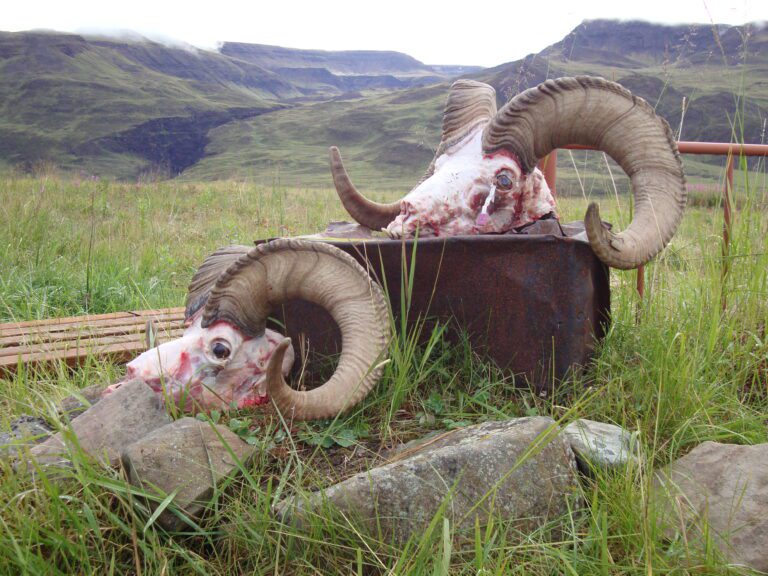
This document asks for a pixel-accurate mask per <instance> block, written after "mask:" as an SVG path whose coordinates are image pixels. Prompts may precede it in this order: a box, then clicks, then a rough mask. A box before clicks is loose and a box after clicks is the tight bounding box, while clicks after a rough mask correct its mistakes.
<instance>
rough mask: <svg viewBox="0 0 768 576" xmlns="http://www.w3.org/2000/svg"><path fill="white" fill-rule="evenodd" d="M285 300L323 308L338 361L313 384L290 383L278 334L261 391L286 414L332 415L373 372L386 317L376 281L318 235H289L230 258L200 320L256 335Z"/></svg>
mask: <svg viewBox="0 0 768 576" xmlns="http://www.w3.org/2000/svg"><path fill="white" fill-rule="evenodd" d="M293 299H302V300H307V301H309V302H313V303H315V304H318V305H320V306H322V307H323V308H324V309H325V310H327V311H328V312H329V313H330V314H331V316H332V317H333V319H334V320H335V321H336V323H337V324H338V326H339V329H340V331H341V338H342V350H341V357H340V358H339V364H338V366H337V367H336V371H335V372H334V374H333V375H332V376H331V377H330V379H329V380H328V381H327V382H326V383H325V384H323V385H322V386H319V387H318V388H315V389H313V390H309V391H307V392H302V391H298V390H294V389H293V388H291V387H290V386H288V384H286V382H285V380H284V379H283V375H282V372H281V370H280V367H281V366H282V362H283V355H284V353H285V350H286V348H287V346H288V343H289V342H290V340H289V339H287V338H286V339H285V340H284V341H283V343H282V344H281V345H279V346H278V347H277V349H276V350H275V351H274V353H273V354H272V357H271V358H270V360H269V364H268V366H267V382H266V386H267V394H268V395H269V397H270V398H271V399H272V401H273V402H274V403H275V405H276V406H277V408H278V409H279V410H280V412H281V413H283V414H284V415H285V416H286V418H291V419H295V420H311V419H315V418H328V417H332V416H335V415H337V414H339V413H341V412H343V411H345V410H347V409H349V408H351V407H352V406H354V405H355V404H357V403H358V402H360V401H361V400H362V399H363V398H364V397H365V395H366V394H367V393H368V392H369V391H370V389H371V388H372V387H373V386H374V384H375V383H376V382H377V381H378V379H379V377H380V376H381V370H382V368H381V363H382V362H383V360H384V359H385V357H386V351H387V345H388V340H389V316H388V309H387V304H386V300H385V298H384V295H383V293H382V291H381V289H380V288H379V286H378V285H377V284H376V283H375V282H373V281H372V280H371V279H370V277H369V276H368V274H367V273H366V272H365V270H363V268H362V267H361V266H360V265H359V264H358V263H357V262H356V261H355V260H354V259H353V258H352V257H351V256H349V255H347V254H345V253H344V252H342V251H341V250H339V249H338V248H334V247H333V246H330V245H329V244H324V243H322V242H310V241H303V240H295V239H280V240H274V241H272V242H269V243H266V244H260V245H258V246H256V247H255V248H252V249H251V250H249V251H248V252H247V253H245V254H243V255H241V256H240V257H239V258H238V259H237V260H235V261H234V262H233V263H232V264H231V265H230V266H229V268H227V269H226V271H224V272H223V273H222V274H221V275H220V276H219V278H218V279H217V280H216V284H215V285H214V287H213V289H212V290H211V292H210V295H209V296H208V299H207V302H206V303H205V307H204V308H203V313H202V314H203V319H202V326H203V327H204V328H205V327H208V326H210V325H212V324H214V323H216V322H219V321H222V320H223V321H226V322H230V323H231V324H234V325H235V326H237V327H238V328H239V329H240V330H242V332H243V333H244V334H246V335H247V336H252V337H257V336H261V335H262V334H264V330H265V328H266V321H267V315H268V314H269V313H270V311H271V310H273V309H274V308H275V307H276V306H277V305H279V304H281V303H283V302H286V301H288V300H293Z"/></svg>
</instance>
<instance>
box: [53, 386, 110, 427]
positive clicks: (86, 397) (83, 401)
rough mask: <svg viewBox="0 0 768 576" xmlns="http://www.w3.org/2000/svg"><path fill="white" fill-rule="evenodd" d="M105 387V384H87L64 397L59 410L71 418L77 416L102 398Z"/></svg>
mask: <svg viewBox="0 0 768 576" xmlns="http://www.w3.org/2000/svg"><path fill="white" fill-rule="evenodd" d="M105 388H106V386H105V385H104V384H92V385H90V386H86V387H85V388H82V389H80V390H78V391H77V392H75V393H74V394H70V395H69V396H67V397H66V398H64V399H63V400H62V401H61V404H60V405H59V410H60V411H61V412H62V413H65V414H67V415H68V416H69V417H70V418H71V419H72V418H76V417H77V416H79V415H80V414H81V413H83V412H85V411H86V410H87V409H88V408H90V407H91V406H93V405H94V404H96V403H97V402H99V401H100V400H101V394H102V392H104V389H105Z"/></svg>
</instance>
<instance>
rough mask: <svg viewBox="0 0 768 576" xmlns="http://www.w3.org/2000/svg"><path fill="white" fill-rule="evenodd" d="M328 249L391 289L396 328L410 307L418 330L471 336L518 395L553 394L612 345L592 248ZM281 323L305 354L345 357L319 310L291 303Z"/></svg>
mask: <svg viewBox="0 0 768 576" xmlns="http://www.w3.org/2000/svg"><path fill="white" fill-rule="evenodd" d="M325 241H328V242H329V243H330V244H333V245H334V246H336V247H338V248H340V249H342V250H344V251H345V252H347V253H348V254H350V255H352V256H353V257H354V258H355V259H356V260H357V261H358V262H360V264H361V265H362V266H363V267H364V268H366V269H367V270H368V271H369V273H370V274H371V275H372V276H373V277H374V278H375V279H376V280H377V281H378V282H379V283H380V284H381V285H382V286H384V287H385V291H386V293H387V295H388V297H389V299H390V303H391V306H392V311H393V313H394V314H395V317H396V318H398V317H399V316H400V314H401V310H402V309H403V307H402V304H403V300H402V299H403V298H407V300H406V303H407V306H408V325H409V327H413V325H414V323H416V322H418V321H421V320H424V319H427V322H426V325H425V327H424V333H425V334H426V333H428V331H429V330H430V328H431V326H432V325H434V322H443V323H449V328H448V337H449V338H454V339H455V338H457V337H458V336H459V335H460V334H461V333H462V332H463V333H464V334H466V335H467V336H468V338H469V341H470V343H471V345H472V347H473V350H475V351H477V352H478V353H479V354H481V355H483V356H486V357H487V358H489V359H490V360H492V361H493V362H495V363H496V364H498V365H499V366H500V367H501V368H503V369H505V370H506V371H509V372H510V373H511V374H513V375H514V377H515V382H516V383H517V384H519V385H527V386H532V387H534V388H535V389H537V390H542V389H551V388H552V386H553V385H556V383H557V382H558V381H560V380H561V379H563V378H564V377H565V376H566V375H567V374H568V373H569V372H570V371H572V370H578V369H579V367H582V366H584V365H585V364H586V363H587V362H588V361H589V360H590V358H591V357H592V354H593V352H594V349H595V344H596V342H597V341H598V340H600V339H601V338H602V337H603V336H604V335H605V331H606V328H607V325H608V322H609V318H610V290H609V283H608V269H607V267H606V266H605V265H603V264H602V262H600V261H599V260H598V259H597V257H596V256H595V255H594V253H593V252H592V250H591V248H590V247H589V244H588V243H586V242H583V241H579V240H575V239H574V238H570V237H562V236H556V235H549V234H538V235H537V234H534V235H499V236H489V235H485V236H456V237H447V238H424V239H418V240H388V239H387V240H384V239H368V240H359V239H351V240H325ZM414 244H416V247H415V250H414ZM411 271H413V282H412V287H411V289H410V295H409V296H407V295H406V293H407V292H408V289H407V286H408V282H409V276H410V274H411ZM275 316H276V318H277V320H278V321H279V322H280V323H282V324H283V326H279V325H278V326H277V327H276V328H277V329H280V330H285V331H286V332H287V334H288V335H289V336H291V338H292V339H293V341H294V345H295V346H297V348H298V349H300V348H301V347H302V345H301V344H300V342H304V343H307V344H308V346H309V348H310V349H311V350H312V351H313V352H317V353H319V354H323V355H327V354H334V353H337V352H338V351H339V346H340V344H339V342H340V338H339V332H338V329H337V327H336V326H335V323H334V322H333V320H332V319H331V317H330V315H328V313H327V312H325V311H324V310H322V309H320V308H319V307H318V306H315V305H312V304H309V303H307V302H300V301H296V302H289V303H288V304H286V305H285V306H284V307H283V310H282V312H281V313H278V314H276V315H275ZM397 325H398V326H399V325H400V324H399V322H398V324H397ZM298 349H297V351H299V350H298Z"/></svg>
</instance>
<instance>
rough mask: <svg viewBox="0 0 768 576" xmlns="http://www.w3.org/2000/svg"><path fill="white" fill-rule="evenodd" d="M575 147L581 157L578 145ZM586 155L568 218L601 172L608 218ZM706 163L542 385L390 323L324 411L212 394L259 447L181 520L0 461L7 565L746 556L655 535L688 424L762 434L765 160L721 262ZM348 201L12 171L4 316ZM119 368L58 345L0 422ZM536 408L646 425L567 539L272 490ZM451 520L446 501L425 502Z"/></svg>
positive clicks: (520, 562) (2, 382)
mask: <svg viewBox="0 0 768 576" xmlns="http://www.w3.org/2000/svg"><path fill="white" fill-rule="evenodd" d="M580 162H581V160H580V157H576V158H575V161H574V165H575V166H580ZM591 173H592V172H591V171H590V170H587V171H586V172H583V173H580V175H579V178H577V182H581V185H578V184H576V185H575V186H576V189H575V190H573V191H571V193H570V194H571V195H570V196H569V197H567V198H563V199H562V201H561V202H560V209H561V212H562V215H563V217H564V220H566V221H568V220H574V219H579V218H581V216H582V214H583V211H584V208H585V206H586V201H587V200H589V199H590V196H591V195H592V194H597V192H595V191H596V190H598V189H599V190H600V196H601V205H602V207H603V211H604V218H605V219H606V220H610V221H612V222H614V223H616V224H617V225H618V226H619V227H622V226H623V225H625V224H626V223H627V222H628V220H629V217H630V202H629V199H628V197H627V196H626V195H625V194H623V193H621V194H618V195H617V197H616V198H615V199H614V198H613V197H611V196H610V194H609V196H605V195H604V194H605V187H604V186H603V185H600V186H597V185H595V184H594V182H592V180H591V178H592V177H591V176H589V174H591ZM712 176H713V177H712V178H711V179H710V180H709V181H706V182H705V181H702V182H700V183H698V182H697V183H696V184H697V185H698V184H701V186H702V188H692V196H693V198H694V200H695V201H694V202H693V206H692V207H691V208H690V209H689V210H688V212H687V214H686V216H685V219H684V221H683V224H682V226H681V229H680V231H679V232H678V234H677V235H676V237H675V238H674V240H673V241H672V243H671V245H670V247H669V248H668V249H667V250H666V251H665V252H664V254H663V255H662V256H661V257H659V258H657V259H656V260H655V261H654V263H653V264H651V265H650V266H648V267H647V269H646V274H647V277H646V281H647V293H646V298H645V299H644V300H643V301H640V300H639V299H638V297H637V295H636V293H635V291H634V273H628V272H615V271H613V272H612V273H611V278H612V280H611V282H612V288H613V295H612V316H613V318H612V325H611V328H610V330H609V333H608V335H607V337H606V339H605V340H604V342H603V343H602V344H601V346H600V349H599V351H598V353H597V355H596V358H595V361H594V363H593V364H592V365H591V366H590V367H589V368H588V370H587V371H586V372H585V373H584V374H581V375H579V376H575V377H573V378H571V379H570V380H568V381H567V382H564V383H562V385H561V386H560V388H559V389H558V392H557V393H556V394H555V395H554V396H547V397H541V396H538V395H536V394H532V393H531V392H530V391H528V390H522V389H515V388H513V387H512V386H511V385H510V382H509V378H508V376H507V375H505V374H503V373H501V372H500V371H499V370H497V369H496V368H494V366H493V365H491V364H490V363H488V362H487V361H485V360H484V359H483V358H482V357H479V356H478V355H477V354H476V353H475V352H474V351H473V350H472V349H471V347H470V346H469V345H467V344H464V345H458V346H456V345H450V344H448V343H447V342H446V341H445V340H444V339H443V338H442V336H441V335H440V334H439V333H437V332H436V333H434V334H433V346H429V347H419V346H416V345H414V343H413V342H414V338H415V336H416V334H414V333H403V332H401V331H400V332H398V333H397V335H396V337H395V338H394V339H393V342H392V344H391V350H390V357H391V358H392V359H393V361H392V362H391V363H390V364H388V365H387V366H386V368H385V373H384V376H383V378H382V380H381V382H380V383H379V385H378V386H377V387H376V389H375V391H374V392H373V393H372V394H371V395H370V396H369V397H368V398H367V399H366V400H365V401H364V402H363V404H362V405H361V406H360V407H359V409H356V410H355V411H353V413H351V414H350V415H348V416H345V417H343V418H340V419H339V420H337V421H336V422H334V423H328V422H321V423H313V424H309V425H301V426H298V427H297V428H296V429H295V430H293V431H292V434H286V433H285V431H284V430H283V429H282V428H281V426H280V425H279V423H278V422H277V421H276V420H275V419H274V418H273V416H272V415H270V414H268V413H267V414H253V413H241V414H230V415H224V416H223V417H222V418H223V421H227V419H228V418H233V417H237V418H239V419H240V420H241V421H242V420H243V419H244V418H249V419H250V421H249V424H250V427H249V429H250V432H247V433H248V434H251V435H253V436H254V437H255V438H256V439H257V440H258V443H259V446H260V448H261V451H260V452H259V455H258V456H257V458H256V459H255V460H254V462H253V463H252V464H251V465H250V466H249V467H248V468H247V470H245V474H243V475H241V476H240V477H239V478H238V479H237V480H235V481H233V482H231V483H229V484H228V485H227V486H226V487H224V488H223V489H222V490H221V491H220V492H219V493H217V495H216V503H217V505H216V507H215V510H214V511H213V512H212V513H211V514H210V515H209V516H208V517H207V518H206V519H204V520H203V522H202V523H200V524H199V525H196V526H194V527H193V526H190V528H189V530H188V531H186V532H185V533H179V534H172V535H169V534H167V533H164V532H163V531H161V530H160V529H159V528H157V527H156V526H155V525H154V523H153V520H152V518H151V516H150V514H149V513H148V512H147V510H146V506H145V504H143V503H142V500H141V498H139V496H140V493H139V492H138V491H137V490H136V489H132V488H129V487H128V486H127V484H126V482H125V480H124V476H123V473H122V472H121V471H119V470H117V471H116V470H108V469H102V468H99V467H97V466H95V465H93V464H90V463H88V462H87V461H85V460H83V461H78V462H77V465H76V466H75V468H74V469H73V470H72V471H71V473H70V474H71V478H70V479H68V480H67V481H65V482H63V483H59V484H54V483H51V482H48V481H47V480H46V479H45V478H41V479H39V480H38V481H36V482H32V481H30V480H29V479H28V478H24V477H22V476H20V475H17V474H15V473H14V472H13V471H12V469H11V468H10V466H8V465H7V464H6V463H0V478H1V482H0V494H1V496H0V502H2V505H0V573H1V574H38V573H39V574H239V573H248V574H250V573H253V574H297V575H298V574H307V575H309V574H336V573H338V574H652V573H655V574H684V573H687V572H690V573H697V574H731V573H739V571H738V570H737V569H736V568H729V567H728V566H727V565H726V564H725V563H724V562H723V560H722V558H720V557H719V556H718V554H717V553H716V552H715V551H710V553H708V554H707V555H706V556H705V557H703V558H702V557H694V556H690V555H689V551H688V550H687V548H686V545H685V542H683V541H680V540H673V541H671V542H670V541H667V540H665V539H664V538H663V536H662V534H661V533H660V531H659V530H658V529H657V528H656V524H655V521H654V510H653V507H652V506H651V505H650V503H649V499H648V488H649V485H650V478H651V471H652V469H653V468H654V467H658V466H660V465H664V464H666V463H668V462H669V461H671V460H672V459H675V458H677V457H679V456H681V455H683V454H685V453H686V452H688V451H689V450H690V449H691V448H693V447H694V446H696V445H698V444H699V443H700V442H703V441H705V440H715V441H720V442H731V443H758V442H766V441H768V431H767V430H766V419H767V418H768V334H766V323H767V321H768V245H767V241H766V237H767V236H768V186H766V180H765V173H764V172H757V173H756V172H746V171H739V172H737V175H736V181H737V185H736V187H737V190H736V196H737V203H736V204H737V206H738V210H737V211H736V214H735V221H734V227H733V230H732V244H731V248H730V253H729V254H728V257H727V262H728V264H729V272H728V274H727V276H726V277H725V279H724V281H723V280H722V276H721V274H722V264H723V258H722V246H721V240H720V238H721V232H722V214H721V210H720V209H719V205H718V204H719V202H718V200H717V192H716V189H717V187H718V186H719V183H718V179H722V174H713V175H712ZM608 182H610V180H608ZM706 186H709V188H707V187H706ZM608 190H609V191H610V190H611V188H610V187H608ZM372 196H373V197H374V198H377V199H379V200H391V199H393V198H394V197H395V196H394V195H393V194H391V193H381V194H378V195H377V194H372ZM344 217H345V214H344V212H343V210H342V209H341V207H340V206H339V204H338V202H337V200H336V198H335V194H334V193H333V192H332V191H329V190H308V189H301V188H290V189H287V188H281V187H279V186H266V187H265V186H260V185H255V184H250V183H240V182H234V181H233V182H214V183H204V184H201V183H193V182H192V183H185V182H178V181H169V182H159V183H153V182H148V183H137V184H126V183H120V184H116V183H113V182H108V181H99V180H82V181H76V180H68V179H61V178H58V177H56V176H55V175H48V176H41V177H39V178H34V179H33V178H18V177H13V176H7V177H3V178H0V219H2V222H3V226H2V227H1V228H0V269H2V275H0V320H2V321H9V320H23V319H36V318H47V317H54V316H60V315H70V314H77V313H83V312H95V313H100V312H109V311H115V310H128V309H135V308H149V307H160V306H178V305H181V304H182V303H183V300H184V294H185V288H186V285H187V283H188V281H189V279H190V278H191V275H192V273H193V271H194V270H195V268H196V266H197V265H198V264H199V263H200V262H201V261H202V259H203V257H204V256H205V255H206V254H207V253H209V252H211V251H212V250H213V249H214V248H216V247H218V246H221V245H225V244H229V243H245V244H247V243H249V242H250V241H251V240H253V239H255V238H263V237H268V236H277V235H298V234H303V233H311V232H315V231H317V230H319V229H322V228H323V227H324V226H325V224H326V223H327V222H328V221H329V220H332V219H341V218H344ZM722 298H725V301H726V303H727V305H726V309H725V310H722V309H721V301H722ZM120 374H121V368H120V367H119V366H115V365H112V364H109V363H104V362H100V361H97V360H95V359H93V360H91V361H89V362H87V363H86V364H85V365H84V366H83V367H82V368H80V369H79V370H77V371H74V372H70V371H67V370H65V369H61V368H56V367H55V368H52V369H49V370H45V371H38V372H32V371H22V372H20V373H19V374H16V375H13V376H9V377H4V378H1V379H0V423H2V424H3V425H4V424H6V422H7V421H9V420H10V419H12V418H13V417H14V416H16V415H18V414H20V413H22V412H25V413H30V414H34V415H41V416H43V417H46V418H49V419H52V420H55V417H54V412H55V411H54V408H53V407H54V405H55V403H56V401H57V400H58V399H60V398H62V397H63V396H65V395H67V394H68V393H69V392H71V391H72V390H74V389H77V388H80V387H83V386H85V385H88V384H93V383H97V382H104V383H107V382H112V381H114V380H115V379H116V378H118V377H119V375H120ZM536 414H541V415H550V416H552V417H554V418H555V419H557V420H558V421H561V422H568V421H570V420H573V419H575V418H578V417H586V418H592V419H596V420H601V421H606V422H613V423H616V424H620V425H622V426H624V427H626V428H627V429H629V430H631V431H633V432H636V433H637V435H638V438H639V443H640V449H641V454H640V459H639V462H638V464H637V465H636V466H632V467H630V468H628V469H627V470H626V471H622V472H619V473H607V472H598V473H597V474H596V475H595V477H593V478H590V479H587V480H585V482H584V484H583V496H584V500H585V508H584V510H583V511H581V512H574V513H573V514H572V515H571V516H570V517H567V518H563V519H561V522H562V525H563V526H565V529H564V531H563V533H562V537H561V539H560V540H558V541H555V542H552V541H549V540H548V539H547V534H546V531H545V530H542V531H541V532H537V533H533V534H518V533H515V531H514V530H513V529H512V528H511V527H510V526H507V525H505V524H504V523H503V522H501V521H494V522H492V523H491V524H490V525H489V526H488V527H487V529H483V530H479V531H478V532H477V533H476V535H475V538H474V540H473V541H472V542H470V543H469V544H468V546H467V547H463V548H452V547H451V546H452V545H451V542H450V539H444V538H443V537H442V531H441V530H438V529H434V530H427V531H425V533H424V534H422V535H421V536H420V537H419V538H417V539H414V540H412V541H411V542H409V543H408V544H407V545H406V546H404V547H403V546H395V545H393V544H392V543H390V542H387V541H382V540H381V539H378V538H376V537H375V536H370V535H366V534H363V533H360V532H359V531H358V530H357V529H356V528H355V526H354V525H353V524H352V525H351V524H349V523H348V522H346V521H345V520H344V519H343V518H340V517H339V516H337V515H333V514H328V515H325V516H322V517H318V518H317V519H315V520H314V521H313V522H312V523H311V525H310V526H308V527H307V528H306V529H305V530H302V531H298V530H294V529H292V528H288V527H286V526H284V525H281V524H280V523H278V522H276V521H275V520H274V519H272V517H271V515H270V508H271V506H272V505H273V504H274V503H275V502H276V501H278V500H279V499H280V498H281V497H282V496H283V495H286V494H290V493H293V492H303V491H307V490H311V489H314V488H317V487H320V486H322V485H327V484H328V483H329V481H331V480H334V479H338V478H339V477H342V476H344V475H347V474H349V473H351V472H352V470H350V469H348V468H347V467H346V465H342V464H340V463H343V462H346V461H347V460H348V461H350V462H357V465H358V466H364V465H365V462H366V459H368V458H370V457H371V456H372V453H373V452H375V451H376V450H377V449H378V447H380V446H382V445H384V446H390V445H393V444H395V443H398V442H401V441H407V440H411V439H414V438H417V437H420V436H421V435H424V434H425V433H427V432H429V431H431V430H442V429H449V428H451V427H455V426H459V425H464V424H469V423H476V422H481V421H485V420H493V419H502V418H508V417H515V416H524V415H536ZM230 422H231V420H230ZM342 445H345V446H342ZM350 467H351V465H350ZM442 525H443V524H442V519H440V518H437V519H436V520H435V522H434V523H433V526H441V527H442ZM449 526H450V525H449ZM685 565H689V566H690V567H689V568H684V567H683V566H685Z"/></svg>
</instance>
